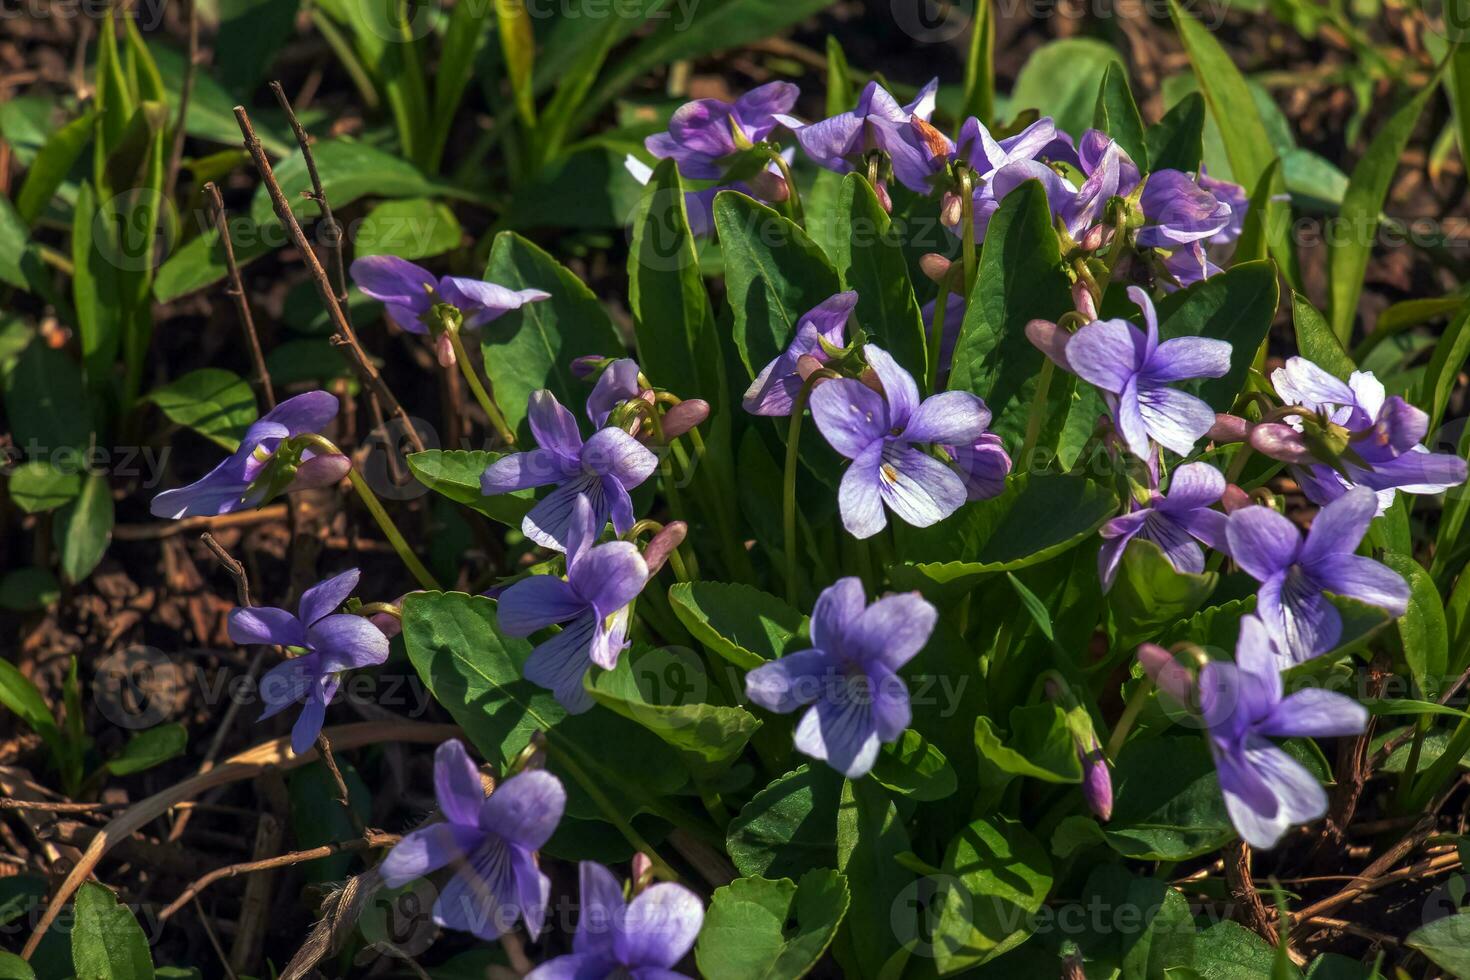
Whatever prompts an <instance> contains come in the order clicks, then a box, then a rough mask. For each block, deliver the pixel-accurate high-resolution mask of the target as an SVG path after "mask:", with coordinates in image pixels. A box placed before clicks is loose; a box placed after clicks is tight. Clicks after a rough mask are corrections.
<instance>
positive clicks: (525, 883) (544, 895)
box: [510, 847, 551, 940]
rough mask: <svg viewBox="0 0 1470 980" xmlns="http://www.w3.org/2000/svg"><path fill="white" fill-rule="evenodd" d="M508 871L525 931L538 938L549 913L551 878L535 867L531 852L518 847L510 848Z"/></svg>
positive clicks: (533, 937)
mask: <svg viewBox="0 0 1470 980" xmlns="http://www.w3.org/2000/svg"><path fill="white" fill-rule="evenodd" d="M510 871H511V875H512V877H513V878H514V880H515V889H516V899H517V901H518V902H519V903H520V907H521V919H522V920H523V921H524V922H525V923H526V933H527V935H529V936H530V937H531V938H532V939H533V940H535V939H539V938H540V937H541V930H542V929H544V928H545V927H546V917H547V916H548V915H549V914H550V913H551V878H550V877H548V876H547V875H546V874H545V873H544V872H542V870H541V869H540V868H539V867H537V865H536V859H535V858H534V857H532V856H531V852H530V851H528V850H526V849H524V848H520V847H512V848H510Z"/></svg>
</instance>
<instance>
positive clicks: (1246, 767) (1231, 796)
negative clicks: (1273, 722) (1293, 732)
mask: <svg viewBox="0 0 1470 980" xmlns="http://www.w3.org/2000/svg"><path fill="white" fill-rule="evenodd" d="M1217 764H1218V760H1217ZM1229 768H1230V770H1231V772H1232V778H1231V780H1230V785H1229V786H1228V787H1227V784H1226V770H1225V769H1221V770H1220V788H1221V789H1222V790H1224V791H1225V807H1226V810H1227V811H1228V812H1229V813H1230V819H1231V822H1232V823H1233V824H1235V829H1236V830H1237V831H1239V832H1240V836H1241V838H1242V839H1244V840H1245V842H1246V843H1248V844H1250V845H1251V846H1252V847H1257V848H1269V847H1274V846H1275V845H1276V843H1277V841H1279V840H1280V839H1281V836H1282V835H1283V834H1285V833H1286V831H1287V830H1288V829H1289V828H1291V827H1293V826H1295V825H1297V824H1302V823H1308V822H1310V821H1313V820H1316V819H1317V818H1318V817H1321V816H1322V815H1323V814H1324V813H1326V812H1327V793H1326V791H1325V790H1323V789H1322V784H1321V783H1319V782H1317V779H1316V777H1315V776H1313V775H1312V774H1311V773H1310V772H1308V771H1307V769H1306V768H1305V767H1304V766H1303V765H1302V764H1301V763H1299V762H1297V761H1296V760H1295V759H1293V758H1292V757H1291V756H1289V755H1287V754H1286V753H1285V752H1284V751H1282V750H1281V749H1279V748H1277V747H1276V746H1274V745H1272V744H1271V743H1270V742H1268V741H1266V740H1265V739H1263V738H1256V737H1252V738H1248V739H1247V740H1246V742H1245V745H1244V747H1243V751H1242V753H1241V756H1240V758H1239V759H1238V760H1232V765H1230V766H1229ZM1242 772H1249V773H1250V774H1251V777H1253V778H1252V779H1251V780H1250V782H1251V783H1252V784H1253V785H1252V788H1254V786H1256V785H1259V786H1264V787H1265V788H1266V790H1267V791H1268V792H1269V793H1270V794H1271V797H1272V801H1273V803H1274V806H1272V807H1271V808H1270V809H1269V810H1268V809H1267V808H1266V807H1264V806H1260V807H1257V806H1255V805H1253V804H1255V803H1256V802H1257V801H1256V800H1254V799H1250V798H1247V797H1246V796H1244V795H1241V794H1240V793H1239V792H1238V791H1239V790H1241V789H1244V788H1246V781H1245V780H1244V779H1242V778H1241V777H1240V775H1239V774H1240V773H1242Z"/></svg>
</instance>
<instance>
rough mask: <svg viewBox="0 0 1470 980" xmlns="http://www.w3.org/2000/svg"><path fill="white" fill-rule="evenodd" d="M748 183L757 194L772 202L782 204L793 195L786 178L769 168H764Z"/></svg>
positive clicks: (762, 198)
mask: <svg viewBox="0 0 1470 980" xmlns="http://www.w3.org/2000/svg"><path fill="white" fill-rule="evenodd" d="M747 183H748V184H749V185H750V189H751V190H752V191H754V192H755V196H756V197H758V198H760V199H761V200H763V201H770V202H771V203H772V204H780V203H781V202H783V201H785V200H786V199H787V198H788V197H790V196H791V189H790V188H789V187H787V186H786V179H785V178H784V177H782V176H781V175H780V174H773V173H771V172H770V171H769V170H762V171H761V172H760V173H758V174H756V175H755V176H754V177H752V178H750V180H749V181H747Z"/></svg>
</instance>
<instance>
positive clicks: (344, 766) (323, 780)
mask: <svg viewBox="0 0 1470 980" xmlns="http://www.w3.org/2000/svg"><path fill="white" fill-rule="evenodd" d="M338 765H339V767H340V769H341V773H342V782H343V784H345V785H346V787H347V798H348V800H349V801H350V802H351V804H352V810H353V812H355V813H356V814H357V816H358V818H359V819H361V820H362V821H363V823H364V824H366V823H368V822H370V821H371V820H372V819H373V813H372V811H373V806H372V791H371V790H370V789H368V787H367V784H366V783H364V782H363V780H362V776H361V775H360V774H359V773H358V771H357V769H356V768H355V767H353V766H352V765H351V764H350V763H348V762H346V760H342V761H340V762H339V763H338ZM286 792H287V794H288V795H289V797H290V802H291V833H292V834H293V835H294V837H295V842H296V846H297V847H299V848H302V849H303V850H304V849H307V848H312V847H321V846H322V845H323V844H330V843H331V842H332V841H339V840H346V839H347V838H349V837H351V836H352V835H353V834H354V833H355V831H354V830H353V827H352V818H351V817H349V816H348V815H347V811H346V810H345V809H343V807H342V803H341V801H340V800H339V799H338V796H337V794H338V791H337V780H336V779H335V778H333V776H332V773H331V771H330V770H328V769H327V767H326V766H325V765H324V764H323V763H322V762H321V760H317V761H315V762H310V763H307V764H306V765H304V766H301V767H300V768H298V769H293V770H291V772H290V773H289V774H287V776H286ZM356 860H357V858H356V856H354V855H353V854H350V853H348V854H332V855H329V856H327V857H321V858H316V859H315V860H312V861H307V862H306V863H305V864H303V865H302V873H303V876H304V877H305V878H306V880H307V881H308V882H311V883H313V884H318V883H321V882H328V881H341V880H342V879H343V878H346V877H347V876H348V875H349V874H350V873H351V872H352V866H353V863H354V862H355V861H356Z"/></svg>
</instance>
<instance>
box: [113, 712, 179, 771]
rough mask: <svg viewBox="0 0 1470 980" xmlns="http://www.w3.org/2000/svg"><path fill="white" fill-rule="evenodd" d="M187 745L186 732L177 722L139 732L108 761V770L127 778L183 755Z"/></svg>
mask: <svg viewBox="0 0 1470 980" xmlns="http://www.w3.org/2000/svg"><path fill="white" fill-rule="evenodd" d="M188 744H189V733H188V732H187V731H185V730H184V726H183V725H180V724H178V723H176V722H175V723H170V724H166V725H157V726H155V727H153V728H150V729H148V730H147V731H143V732H138V733H137V734H136V735H134V736H133V737H132V738H130V739H128V743H127V744H126V745H124V746H123V750H122V751H121V752H119V753H118V754H117V755H115V756H113V757H112V758H111V759H108V760H107V771H108V772H110V773H112V774H113V775H114V776H127V775H131V774H132V773H135V772H142V771H143V770H144V769H152V768H153V767H154V766H157V765H160V764H162V763H165V762H167V761H168V760H170V759H172V758H174V757H175V756H177V755H180V754H181V753H183V751H184V748H185V747H186V746H187V745H188Z"/></svg>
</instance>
